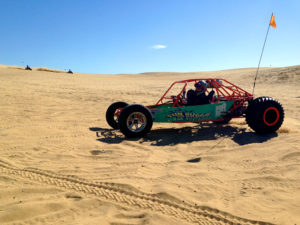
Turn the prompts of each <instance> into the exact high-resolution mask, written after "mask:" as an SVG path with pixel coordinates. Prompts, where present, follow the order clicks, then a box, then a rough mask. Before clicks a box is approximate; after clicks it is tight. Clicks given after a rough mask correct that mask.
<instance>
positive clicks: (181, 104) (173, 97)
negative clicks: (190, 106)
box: [171, 91, 185, 107]
mask: <svg viewBox="0 0 300 225" xmlns="http://www.w3.org/2000/svg"><path fill="white" fill-rule="evenodd" d="M184 96H185V91H183V93H182V94H181V95H180V94H179V95H177V96H176V95H172V96H171V97H172V100H173V103H175V102H176V99H177V98H178V101H177V106H179V107H180V106H183V105H185V103H184V101H183V99H184Z"/></svg>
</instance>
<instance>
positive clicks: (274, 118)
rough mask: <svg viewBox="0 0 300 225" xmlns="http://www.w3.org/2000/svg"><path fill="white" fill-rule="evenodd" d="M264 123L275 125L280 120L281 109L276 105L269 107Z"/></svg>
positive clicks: (265, 113)
mask: <svg viewBox="0 0 300 225" xmlns="http://www.w3.org/2000/svg"><path fill="white" fill-rule="evenodd" d="M263 119H264V123H265V124H266V125H268V126H274V125H275V124H276V123H277V122H278V121H279V111H278V109H277V108H275V107H269V108H267V109H266V111H265V112H264V117H263Z"/></svg>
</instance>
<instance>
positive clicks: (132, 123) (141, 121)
mask: <svg viewBox="0 0 300 225" xmlns="http://www.w3.org/2000/svg"><path fill="white" fill-rule="evenodd" d="M126 124H127V128H128V129H129V130H130V131H132V132H135V133H137V132H140V131H142V130H144V129H145V127H146V124H147V118H146V116H145V115H144V114H143V113H141V112H133V113H131V114H130V115H129V116H128V117H127V121H126Z"/></svg>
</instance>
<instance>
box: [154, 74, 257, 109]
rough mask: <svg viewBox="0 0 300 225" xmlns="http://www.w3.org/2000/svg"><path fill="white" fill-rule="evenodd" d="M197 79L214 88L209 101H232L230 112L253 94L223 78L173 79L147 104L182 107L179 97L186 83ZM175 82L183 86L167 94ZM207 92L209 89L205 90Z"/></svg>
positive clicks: (209, 87)
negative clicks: (173, 80) (153, 100)
mask: <svg viewBox="0 0 300 225" xmlns="http://www.w3.org/2000/svg"><path fill="white" fill-rule="evenodd" d="M198 81H205V82H206V83H207V84H208V89H214V90H215V96H214V98H213V100H212V102H211V103H217V102H221V101H230V100H232V101H234V103H233V107H232V108H231V109H230V111H229V112H232V111H233V110H235V109H236V108H238V107H240V106H244V105H245V104H246V103H247V102H248V101H249V100H251V99H253V95H252V94H250V93H249V92H247V91H245V90H243V89H242V88H240V87H238V86H236V85H234V84H232V83H230V82H229V81H227V80H225V79H212V78H209V79H189V80H181V81H175V82H174V83H172V84H171V86H170V87H169V88H168V89H167V91H166V92H165V93H164V95H163V96H162V97H161V98H160V99H159V100H158V102H157V103H156V104H155V105H152V106H149V107H151V108H155V107H157V106H159V105H164V104H170V103H173V104H172V107H184V106H185V105H183V104H180V99H181V98H182V97H183V96H184V93H185V91H186V86H187V85H188V83H192V82H194V83H196V82H198ZM176 84H183V88H182V89H181V91H180V93H179V94H178V95H177V96H168V95H167V94H168V93H169V92H170V90H171V89H172V88H173V87H174V85H176ZM207 92H209V90H207Z"/></svg>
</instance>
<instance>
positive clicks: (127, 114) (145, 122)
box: [118, 104, 153, 138]
mask: <svg viewBox="0 0 300 225" xmlns="http://www.w3.org/2000/svg"><path fill="white" fill-rule="evenodd" d="M118 123H119V128H120V131H121V132H122V133H123V134H124V135H125V136H126V137H127V138H136V137H143V136H145V135H146V134H147V133H148V132H149V131H150V130H151V128H152V124H153V119H152V114H151V112H150V110H149V109H148V108H146V107H144V106H142V105H136V104H135V105H128V106H127V107H125V108H124V109H123V110H122V112H121V114H120V116H119V121H118Z"/></svg>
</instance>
